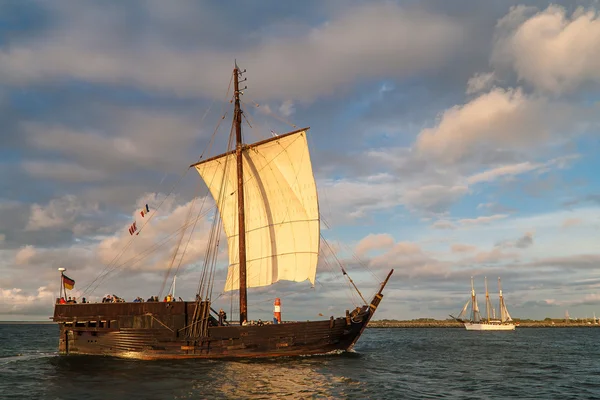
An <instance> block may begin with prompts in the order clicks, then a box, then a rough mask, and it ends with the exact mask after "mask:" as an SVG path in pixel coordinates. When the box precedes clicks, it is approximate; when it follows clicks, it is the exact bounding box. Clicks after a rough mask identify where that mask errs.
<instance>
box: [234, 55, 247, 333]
mask: <svg viewBox="0 0 600 400" xmlns="http://www.w3.org/2000/svg"><path fill="white" fill-rule="evenodd" d="M243 72H245V71H240V70H239V68H238V66H237V63H236V64H235V67H234V69H233V90H234V96H235V109H234V113H233V123H234V125H235V143H236V146H235V159H236V164H237V195H238V197H237V200H238V227H239V233H238V234H239V241H238V243H239V252H240V255H239V261H240V267H239V271H240V324H241V323H243V322H244V321H246V320H247V319H248V291H247V288H246V219H245V216H244V165H243V158H242V146H243V144H242V109H241V107H240V88H239V76H240V75H241V74H242V73H243Z"/></svg>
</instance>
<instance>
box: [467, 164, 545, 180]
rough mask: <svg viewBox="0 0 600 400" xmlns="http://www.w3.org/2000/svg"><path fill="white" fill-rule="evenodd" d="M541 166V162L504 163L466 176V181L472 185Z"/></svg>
mask: <svg viewBox="0 0 600 400" xmlns="http://www.w3.org/2000/svg"><path fill="white" fill-rule="evenodd" d="M541 166H542V164H537V163H530V162H524V163H519V164H513V165H504V166H502V167H497V168H493V169H489V170H487V171H483V172H480V173H478V174H475V175H471V176H470V177H468V178H467V182H468V183H469V185H473V184H476V183H481V182H491V181H494V180H496V179H497V178H499V177H503V176H515V175H520V174H523V173H525V172H529V171H533V170H535V169H538V168H540V167H541Z"/></svg>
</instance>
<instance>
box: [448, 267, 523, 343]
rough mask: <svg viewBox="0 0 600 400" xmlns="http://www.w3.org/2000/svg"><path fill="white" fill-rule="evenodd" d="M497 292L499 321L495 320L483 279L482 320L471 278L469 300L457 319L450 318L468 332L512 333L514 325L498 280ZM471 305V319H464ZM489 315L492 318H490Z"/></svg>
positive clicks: (494, 312)
mask: <svg viewBox="0 0 600 400" xmlns="http://www.w3.org/2000/svg"><path fill="white" fill-rule="evenodd" d="M498 290H499V305H498V308H499V309H500V319H496V311H495V309H494V306H493V305H492V301H491V300H490V296H489V293H488V288H487V278H485V318H482V316H481V313H480V312H479V305H478V304H477V295H476V294H475V286H474V285H473V277H471V298H470V299H469V300H468V301H467V302H466V304H465V306H464V307H463V309H462V310H461V312H460V314H458V317H456V318H455V317H452V316H451V317H452V318H454V319H455V320H457V321H459V322H462V323H463V324H464V325H465V328H466V329H467V330H468V331H514V330H515V324H514V323H513V320H512V318H511V316H510V314H509V313H508V309H507V308H506V303H505V302H504V296H503V295H502V285H501V283H500V278H498ZM469 305H471V318H470V319H466V314H467V310H468V308H469ZM490 314H492V316H491V317H490Z"/></svg>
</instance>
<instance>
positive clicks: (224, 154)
mask: <svg viewBox="0 0 600 400" xmlns="http://www.w3.org/2000/svg"><path fill="white" fill-rule="evenodd" d="M309 129H310V127H306V128H302V129H297V130H295V131H292V132H287V133H284V134H283V135H278V136H275V137H272V138H268V139H265V140H261V141H259V142H255V143H250V144H245V145H243V146H242V149H243V150H247V149H251V148H253V147H256V146H261V145H263V144H266V143H269V142H272V141H274V140H280V139H282V138H285V137H286V136H290V135H293V134H295V133H298V132H302V131H308V130H309ZM232 154H235V150H231V151H228V152H226V153H222V154H218V155H216V156H213V157H210V158H207V159H206V160H202V161H198V162H197V163H194V164H192V165H190V166H189V167H188V168H193V167H196V166H198V165H201V164H204V163H207V162H211V161H214V160H218V159H219V158H222V157H226V156H230V155H232Z"/></svg>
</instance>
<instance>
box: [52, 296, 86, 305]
mask: <svg viewBox="0 0 600 400" xmlns="http://www.w3.org/2000/svg"><path fill="white" fill-rule="evenodd" d="M56 302H57V303H58V304H77V297H71V296H69V298H68V300H65V298H64V297H60V298H58V299H56ZM85 303H87V300H86V299H85V297H84V298H82V299H81V304H85Z"/></svg>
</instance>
